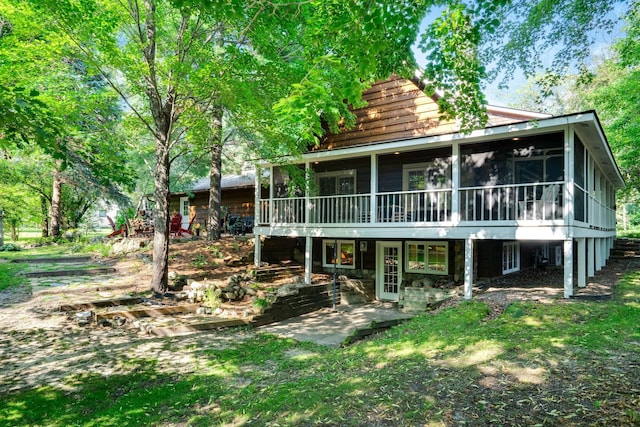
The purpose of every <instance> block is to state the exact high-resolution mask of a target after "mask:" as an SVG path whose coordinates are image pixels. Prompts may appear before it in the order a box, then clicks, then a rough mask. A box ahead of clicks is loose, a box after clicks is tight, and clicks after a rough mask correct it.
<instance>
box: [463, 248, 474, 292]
mask: <svg viewBox="0 0 640 427" xmlns="http://www.w3.org/2000/svg"><path fill="white" fill-rule="evenodd" d="M472 297H473V239H466V240H465V244H464V298H465V299H471V298H472Z"/></svg>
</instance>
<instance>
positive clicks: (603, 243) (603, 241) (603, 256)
mask: <svg viewBox="0 0 640 427" xmlns="http://www.w3.org/2000/svg"><path fill="white" fill-rule="evenodd" d="M608 240H609V239H608V238H606V239H600V242H601V244H600V250H601V251H602V253H601V254H600V259H601V260H602V267H605V266H606V265H607V258H608V257H607V245H608V244H609V242H608Z"/></svg>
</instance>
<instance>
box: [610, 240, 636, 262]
mask: <svg viewBox="0 0 640 427" xmlns="http://www.w3.org/2000/svg"><path fill="white" fill-rule="evenodd" d="M635 257H640V239H631V238H625V239H616V240H615V242H614V243H613V248H612V249H611V258H614V259H622V258H635Z"/></svg>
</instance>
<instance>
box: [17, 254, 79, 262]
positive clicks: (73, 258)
mask: <svg viewBox="0 0 640 427" xmlns="http://www.w3.org/2000/svg"><path fill="white" fill-rule="evenodd" d="M90 261H91V257H90V256H86V255H79V256H66V257H37V258H15V259H12V260H11V262H16V263H27V264H56V263H61V264H66V263H69V264H73V263H78V262H90Z"/></svg>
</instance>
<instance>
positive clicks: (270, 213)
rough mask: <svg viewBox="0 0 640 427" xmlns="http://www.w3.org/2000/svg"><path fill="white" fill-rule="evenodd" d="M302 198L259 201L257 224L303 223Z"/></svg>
mask: <svg viewBox="0 0 640 427" xmlns="http://www.w3.org/2000/svg"><path fill="white" fill-rule="evenodd" d="M304 200H305V199H304V197H291V198H288V199H272V200H269V199H262V200H260V217H259V218H258V221H257V222H258V224H297V223H304V222H305V216H304Z"/></svg>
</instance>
